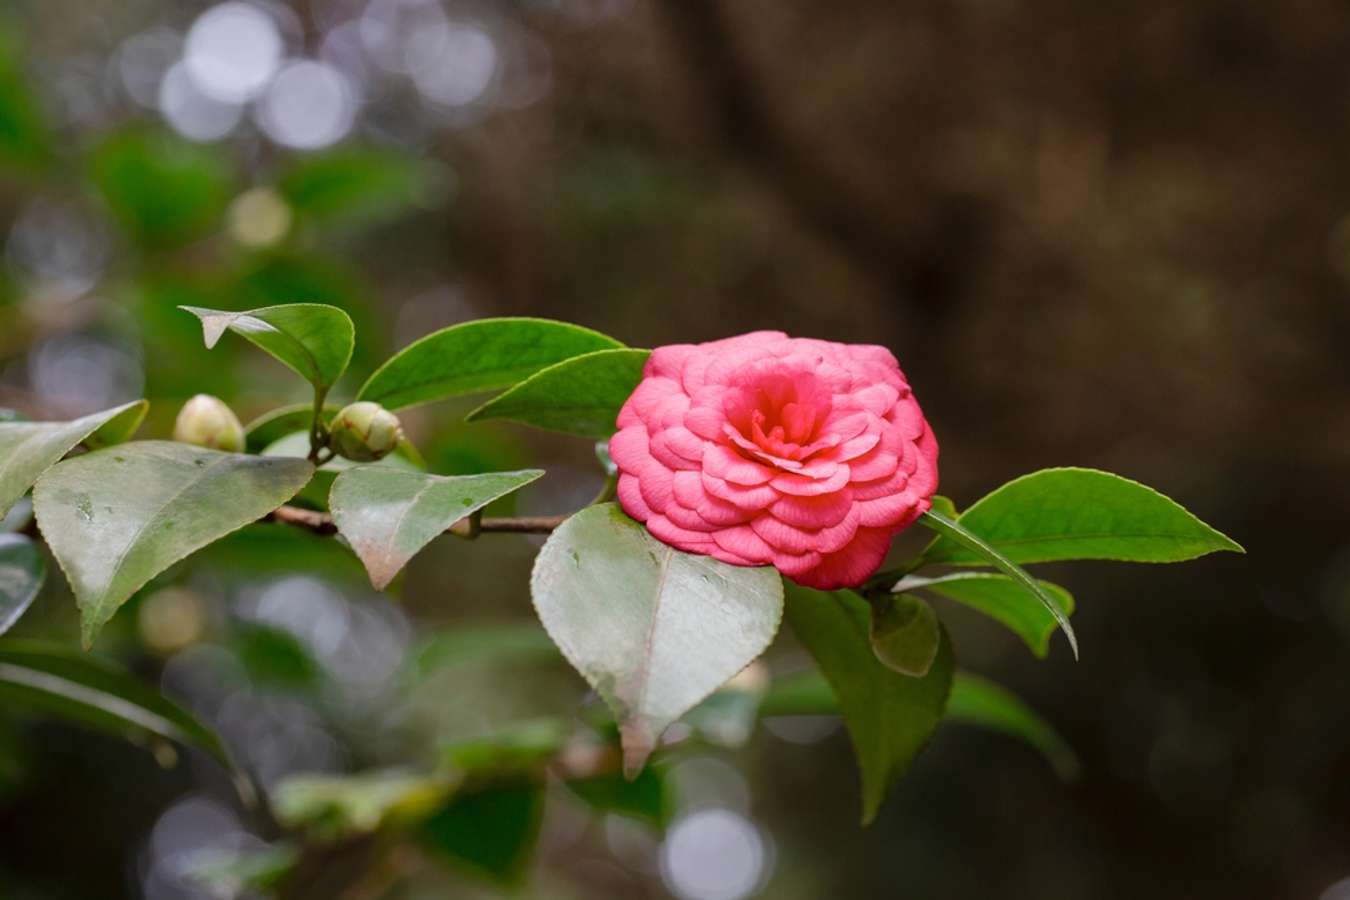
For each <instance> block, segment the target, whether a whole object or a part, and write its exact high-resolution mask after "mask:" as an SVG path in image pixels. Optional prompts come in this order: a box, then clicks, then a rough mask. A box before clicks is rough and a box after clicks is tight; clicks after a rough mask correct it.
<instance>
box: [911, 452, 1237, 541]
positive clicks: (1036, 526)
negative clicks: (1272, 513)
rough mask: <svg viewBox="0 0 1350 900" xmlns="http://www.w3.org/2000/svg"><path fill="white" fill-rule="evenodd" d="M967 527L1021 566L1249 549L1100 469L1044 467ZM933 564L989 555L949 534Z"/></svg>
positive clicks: (973, 512)
mask: <svg viewBox="0 0 1350 900" xmlns="http://www.w3.org/2000/svg"><path fill="white" fill-rule="evenodd" d="M959 521H960V523H961V525H962V526H963V527H965V528H966V529H967V530H968V531H971V532H973V533H975V534H978V535H979V536H980V537H981V538H983V539H984V540H985V541H987V542H988V543H990V544H992V545H993V546H994V547H995V548H996V549H997V550H998V551H999V553H1001V554H1002V555H1003V556H1005V557H1007V558H1008V559H1009V560H1011V561H1013V562H1015V563H1035V562H1051V561H1054V560H1061V559H1112V560H1123V561H1126V562H1153V563H1161V562H1180V561H1183V560H1188V559H1194V558H1195V557H1197V556H1204V555H1205V554H1207V553H1214V552H1215V551H1218V550H1232V551H1236V552H1239V553H1241V552H1242V548H1241V547H1240V546H1239V545H1238V544H1237V543H1236V542H1234V541H1233V540H1231V539H1230V538H1228V537H1227V536H1225V535H1223V534H1221V533H1219V532H1218V531H1216V530H1214V529H1213V528H1211V527H1209V526H1208V525H1206V524H1205V523H1204V522H1202V521H1200V520H1199V519H1198V518H1196V517H1195V516H1194V515H1192V514H1191V513H1189V512H1187V511H1186V510H1185V509H1184V508H1183V507H1182V506H1181V505H1180V504H1178V503H1176V502H1175V501H1174V500H1171V499H1170V498H1168V497H1165V496H1163V495H1162V494H1160V493H1158V492H1157V491H1155V490H1153V488H1150V487H1146V486H1145V485H1142V484H1139V483H1138V482H1136V481H1131V480H1129V479H1128V478H1122V477H1120V476H1119V475H1112V474H1111V473H1110V472H1099V471H1097V470H1095V469H1075V468H1065V469H1042V470H1041V471H1039V472H1032V473H1031V474H1029V475H1023V476H1022V477H1021V478H1016V479H1014V480H1012V481H1010V482H1008V483H1007V484H1005V485H1003V486H1002V487H1000V488H998V489H996V490H995V491H993V492H992V493H990V494H987V495H986V496H984V497H983V498H981V499H980V500H978V501H976V502H975V503H974V504H973V505H972V506H971V507H970V508H969V509H967V510H966V511H965V512H964V513H962V514H961V517H960V519H959ZM923 559H924V561H925V562H927V563H943V564H951V565H970V564H976V565H978V564H981V563H983V562H985V560H984V559H983V557H982V554H980V553H979V552H977V551H975V550H973V549H972V548H970V547H969V546H964V545H962V544H961V542H959V541H957V540H954V539H952V538H951V537H949V536H943V537H939V538H937V539H936V540H934V541H933V543H932V544H930V545H929V547H928V549H927V550H925V551H924V554H923Z"/></svg>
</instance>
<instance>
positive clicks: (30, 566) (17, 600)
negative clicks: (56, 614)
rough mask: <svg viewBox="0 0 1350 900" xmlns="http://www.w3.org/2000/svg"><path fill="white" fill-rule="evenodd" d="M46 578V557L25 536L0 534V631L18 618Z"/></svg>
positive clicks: (5, 629) (6, 629)
mask: <svg viewBox="0 0 1350 900" xmlns="http://www.w3.org/2000/svg"><path fill="white" fill-rule="evenodd" d="M46 578H47V558H46V557H45V556H43V555H42V551H40V550H38V548H37V545H36V544H34V543H33V542H32V541H31V540H30V539H29V538H28V537H26V536H25V535H22V534H0V634H4V633H5V632H6V631H9V629H10V628H12V627H13V625H14V623H15V622H17V621H19V617H20V616H22V615H23V614H24V612H25V611H26V610H27V609H28V606H29V604H30V603H32V602H33V598H34V597H36V596H37V595H38V591H39V590H41V589H42V582H43V581H44V580H46Z"/></svg>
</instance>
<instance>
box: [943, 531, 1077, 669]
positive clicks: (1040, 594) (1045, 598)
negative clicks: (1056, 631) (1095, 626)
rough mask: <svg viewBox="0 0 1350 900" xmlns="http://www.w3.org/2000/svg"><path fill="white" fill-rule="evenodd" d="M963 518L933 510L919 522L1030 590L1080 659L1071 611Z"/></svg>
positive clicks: (1075, 655) (1074, 654)
mask: <svg viewBox="0 0 1350 900" xmlns="http://www.w3.org/2000/svg"><path fill="white" fill-rule="evenodd" d="M964 520H965V516H962V517H961V520H960V521H953V520H952V519H948V518H946V517H945V516H942V515H939V514H937V513H935V512H933V511H932V510H931V509H930V510H929V511H928V512H926V513H924V514H923V516H922V517H920V519H919V521H920V522H922V523H923V524H924V525H926V526H927V527H928V528H930V529H932V530H933V531H936V532H937V533H938V534H939V535H941V536H942V537H944V538H947V539H950V540H951V541H953V542H954V543H956V544H959V545H960V546H962V547H964V548H966V549H967V550H969V551H971V553H972V554H974V555H976V556H977V557H979V558H980V559H981V561H982V562H985V563H987V564H989V565H991V566H993V567H994V568H996V569H998V570H999V571H1000V572H1002V573H1003V574H1005V575H1007V576H1008V577H1009V578H1011V579H1012V580H1013V581H1015V582H1017V583H1018V584H1020V585H1021V586H1022V587H1023V588H1025V589H1026V590H1027V591H1029V592H1030V593H1031V595H1032V596H1033V597H1035V598H1036V599H1037V600H1039V601H1040V602H1041V604H1043V605H1044V606H1045V608H1046V609H1047V610H1048V611H1049V612H1050V615H1052V616H1054V619H1055V621H1056V622H1057V623H1058V624H1059V627H1060V629H1061V630H1062V631H1063V632H1064V636H1065V637H1066V638H1068V640H1069V647H1070V648H1071V649H1072V650H1073V656H1074V659H1077V658H1078V636H1077V635H1075V634H1074V633H1073V626H1072V625H1070V624H1069V616H1068V614H1067V613H1066V612H1065V611H1064V610H1062V609H1060V607H1059V604H1058V603H1056V602H1055V598H1054V597H1053V596H1051V595H1050V593H1049V592H1048V591H1047V590H1045V588H1043V587H1042V586H1041V583H1040V582H1039V581H1037V580H1036V579H1034V578H1032V577H1031V576H1030V575H1028V574H1027V572H1026V570H1025V569H1023V568H1022V567H1021V566H1019V565H1017V563H1015V562H1013V561H1012V560H1010V559H1008V558H1007V557H1006V556H1004V555H1003V554H1002V553H1000V552H999V551H998V550H996V549H994V547H993V546H992V545H991V544H989V542H988V541H986V540H984V539H983V538H982V537H980V536H979V535H977V534H974V533H972V532H971V531H970V530H969V529H967V528H966V527H965V525H963V524H961V523H962V522H964Z"/></svg>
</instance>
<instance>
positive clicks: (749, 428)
mask: <svg viewBox="0 0 1350 900" xmlns="http://www.w3.org/2000/svg"><path fill="white" fill-rule="evenodd" d="M831 399H832V396H831V393H830V390H829V389H828V388H827V387H826V386H825V385H824V384H822V383H821V382H820V381H819V380H818V379H816V378H815V377H814V376H813V375H812V374H811V373H809V372H801V373H796V374H777V373H775V374H767V375H761V376H760V377H758V378H756V379H754V380H753V381H752V382H750V383H748V384H744V385H743V386H740V387H737V388H734V389H732V390H730V391H728V392H727V395H726V398H725V401H724V409H725V411H726V414H727V426H726V434H727V437H729V438H730V439H731V440H732V442H733V443H735V444H736V446H737V447H739V448H740V450H741V453H742V455H744V456H746V457H747V458H753V459H757V460H760V461H762V462H768V463H771V464H773V465H775V466H778V467H780V468H784V469H799V468H801V467H802V464H803V463H804V462H805V461H806V460H808V459H809V458H810V457H811V456H812V455H814V454H815V453H817V452H819V451H820V450H823V449H825V448H827V447H833V446H835V445H836V444H837V443H838V441H837V440H836V439H834V438H833V437H831V436H828V435H827V436H825V437H823V438H822V437H821V436H820V432H821V430H822V426H823V425H824V422H825V419H826V417H827V416H828V415H829V413H830V409H831V405H832V404H831Z"/></svg>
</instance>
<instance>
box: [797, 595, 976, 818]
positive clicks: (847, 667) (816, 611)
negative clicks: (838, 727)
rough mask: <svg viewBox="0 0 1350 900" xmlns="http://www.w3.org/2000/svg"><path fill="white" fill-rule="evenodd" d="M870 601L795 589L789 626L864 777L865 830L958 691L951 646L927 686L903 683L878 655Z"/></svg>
mask: <svg viewBox="0 0 1350 900" xmlns="http://www.w3.org/2000/svg"><path fill="white" fill-rule="evenodd" d="M869 619H870V613H869V610H868V606H867V601H865V600H863V599H862V598H861V597H859V596H858V595H857V594H855V593H853V592H852V591H835V592H834V593H824V592H821V591H814V590H810V589H808V588H803V587H800V586H797V585H789V586H788V590H787V620H788V622H789V623H790V624H791V626H792V630H793V632H794V633H795V634H796V635H797V639H798V640H800V641H801V642H802V643H803V644H804V645H805V646H806V649H807V650H809V651H810V652H811V655H812V656H813V657H815V659H816V663H817V664H819V666H820V669H821V671H822V672H823V673H824V675H825V678H826V679H827V680H828V681H829V683H830V686H831V688H832V689H833V691H834V694H835V696H836V697H837V698H838V701H839V708H840V710H841V711H842V713H843V716H844V725H845V727H847V728H848V733H849V735H850V736H851V737H852V738H853V749H854V753H855V755H856V756H857V759H858V768H859V769H860V770H861V773H862V794H863V823H864V824H866V823H868V822H871V821H872V819H874V818H875V817H876V814H877V811H878V810H879V809H880V808H881V803H882V801H883V800H884V799H885V798H886V794H887V793H888V792H889V791H890V788H891V786H892V785H893V784H894V783H895V782H896V781H897V780H898V779H899V778H900V777H901V776H902V775H904V773H905V772H906V771H907V770H908V769H909V766H910V764H911V763H912V762H913V761H914V758H915V757H916V756H918V754H919V751H920V750H922V749H923V748H924V746H925V745H926V744H927V743H928V741H929V739H930V738H931V737H932V735H933V732H934V731H935V730H936V729H937V725H938V722H939V721H941V719H942V714H943V710H944V709H945V708H946V705H947V695H948V693H949V692H950V691H951V684H952V670H953V668H954V665H953V657H952V648H951V641H949V640H948V639H947V634H946V631H945V630H944V631H943V632H942V640H941V644H940V645H939V647H938V653H937V658H936V659H934V660H933V664H932V666H930V667H929V669H928V674H927V675H925V676H924V677H922V678H914V677H911V676H909V675H901V674H900V673H898V672H894V671H892V670H891V669H889V668H887V667H886V666H884V665H882V663H881V661H880V660H878V659H877V658H876V656H875V655H874V654H873V653H872V649H871V647H870V645H869V641H868V630H869Z"/></svg>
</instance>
